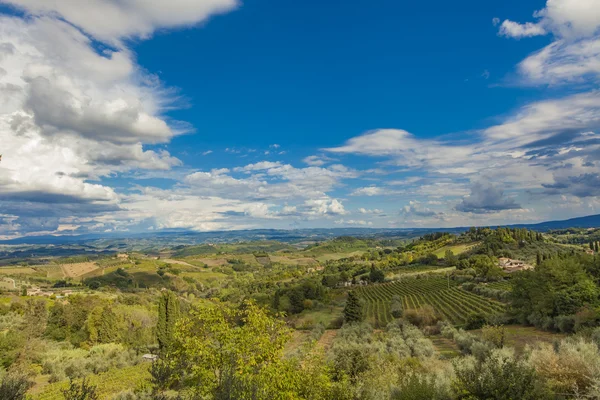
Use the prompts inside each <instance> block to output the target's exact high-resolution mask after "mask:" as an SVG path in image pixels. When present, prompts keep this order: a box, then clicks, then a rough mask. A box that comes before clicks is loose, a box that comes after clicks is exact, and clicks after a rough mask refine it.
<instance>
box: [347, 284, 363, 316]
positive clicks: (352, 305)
mask: <svg viewBox="0 0 600 400" xmlns="http://www.w3.org/2000/svg"><path fill="white" fill-rule="evenodd" d="M364 319H365V311H364V305H363V301H362V299H361V298H360V297H359V296H358V295H357V294H356V293H355V292H353V291H351V292H348V299H347V300H346V306H345V307H344V321H346V323H353V322H361V321H363V320H364Z"/></svg>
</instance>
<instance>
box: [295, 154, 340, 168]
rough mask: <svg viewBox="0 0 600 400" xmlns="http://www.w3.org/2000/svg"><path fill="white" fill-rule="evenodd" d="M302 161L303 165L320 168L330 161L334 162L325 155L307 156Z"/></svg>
mask: <svg viewBox="0 0 600 400" xmlns="http://www.w3.org/2000/svg"><path fill="white" fill-rule="evenodd" d="M302 161H304V163H306V164H308V165H310V166H311V167H322V166H323V165H325V164H329V163H330V162H332V161H335V160H334V159H333V158H330V157H327V156H325V155H318V156H314V155H313V156H308V157H305V158H304V159H303V160H302Z"/></svg>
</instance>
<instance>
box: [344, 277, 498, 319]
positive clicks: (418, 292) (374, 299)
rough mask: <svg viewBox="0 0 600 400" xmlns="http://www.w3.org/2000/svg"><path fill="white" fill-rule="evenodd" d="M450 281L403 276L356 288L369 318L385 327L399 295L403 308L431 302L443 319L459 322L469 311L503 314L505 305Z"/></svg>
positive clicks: (412, 307)
mask: <svg viewBox="0 0 600 400" xmlns="http://www.w3.org/2000/svg"><path fill="white" fill-rule="evenodd" d="M457 285H458V283H456V282H455V281H453V280H447V279H444V278H438V277H432V278H423V279H406V280H403V281H396V282H391V283H384V284H380V285H370V286H364V287H359V288H357V289H355V290H356V292H357V293H358V294H359V295H360V296H361V297H362V298H363V299H364V300H365V303H366V313H367V318H368V320H369V321H370V322H371V323H373V324H374V325H376V326H385V325H387V324H388V323H389V322H391V321H392V320H393V317H392V315H391V314H390V301H391V299H392V297H393V296H399V297H400V299H401V300H402V305H403V307H404V309H405V310H408V309H414V308H419V307H421V306H423V305H430V306H432V307H433V308H434V310H435V311H436V312H437V313H438V314H439V315H440V316H442V317H443V318H445V319H447V320H448V321H450V322H451V323H453V324H455V325H462V324H464V323H465V322H466V321H467V318H468V317H469V315H470V314H472V313H483V314H486V315H490V314H496V313H502V312H504V308H505V306H504V305H503V304H502V303H500V302H497V301H494V300H490V299H488V298H485V297H482V296H478V295H476V294H473V293H471V292H467V291H465V290H462V289H460V288H458V287H457Z"/></svg>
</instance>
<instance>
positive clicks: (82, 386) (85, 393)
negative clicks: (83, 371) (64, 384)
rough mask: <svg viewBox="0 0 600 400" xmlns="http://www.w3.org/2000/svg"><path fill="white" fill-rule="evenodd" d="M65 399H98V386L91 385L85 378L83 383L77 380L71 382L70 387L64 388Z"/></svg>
mask: <svg viewBox="0 0 600 400" xmlns="http://www.w3.org/2000/svg"><path fill="white" fill-rule="evenodd" d="M63 395H64V396H65V400H98V399H99V398H100V397H99V396H98V393H97V390H96V386H93V385H90V383H89V382H88V381H87V380H86V379H85V378H84V379H82V380H81V383H77V382H75V381H70V382H69V387H68V388H67V389H65V390H63Z"/></svg>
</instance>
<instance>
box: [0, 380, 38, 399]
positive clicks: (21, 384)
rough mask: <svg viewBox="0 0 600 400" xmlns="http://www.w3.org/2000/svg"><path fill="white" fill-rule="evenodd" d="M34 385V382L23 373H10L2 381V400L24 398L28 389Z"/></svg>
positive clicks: (0, 393)
mask: <svg viewBox="0 0 600 400" xmlns="http://www.w3.org/2000/svg"><path fill="white" fill-rule="evenodd" d="M31 386H33V382H31V381H30V380H29V378H28V377H27V376H26V375H25V374H22V373H9V374H7V375H5V376H4V378H3V379H2V382H0V399H2V400H24V399H25V394H26V393H27V390H29V388H30V387H31Z"/></svg>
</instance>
